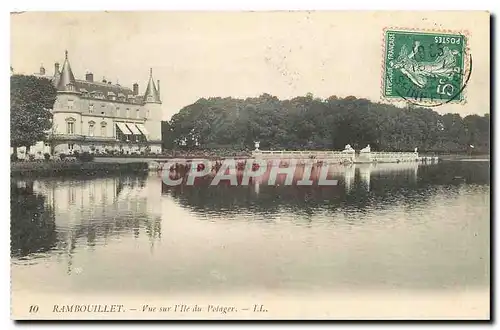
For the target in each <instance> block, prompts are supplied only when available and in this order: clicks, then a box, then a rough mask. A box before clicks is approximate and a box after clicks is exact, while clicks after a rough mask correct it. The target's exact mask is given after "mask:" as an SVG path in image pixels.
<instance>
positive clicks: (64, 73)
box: [57, 51, 76, 91]
mask: <svg viewBox="0 0 500 330" xmlns="http://www.w3.org/2000/svg"><path fill="white" fill-rule="evenodd" d="M68 84H72V85H73V86H75V85H76V80H75V76H74V75H73V71H72V70H71V66H70V65H69V60H68V51H66V58H65V59H64V64H63V67H62V70H61V75H60V77H59V81H58V83H57V90H59V91H65V90H68V89H67V88H66V86H67V85H68Z"/></svg>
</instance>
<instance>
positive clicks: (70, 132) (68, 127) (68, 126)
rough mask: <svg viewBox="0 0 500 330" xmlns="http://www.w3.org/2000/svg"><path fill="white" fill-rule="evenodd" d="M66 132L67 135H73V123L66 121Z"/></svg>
mask: <svg viewBox="0 0 500 330" xmlns="http://www.w3.org/2000/svg"><path fill="white" fill-rule="evenodd" d="M66 131H67V133H68V134H75V123H74V122H72V121H68V122H67V129H66Z"/></svg>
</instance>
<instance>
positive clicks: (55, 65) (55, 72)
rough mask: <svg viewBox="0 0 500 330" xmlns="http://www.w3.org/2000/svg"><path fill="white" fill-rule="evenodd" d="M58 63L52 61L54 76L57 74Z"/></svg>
mask: <svg viewBox="0 0 500 330" xmlns="http://www.w3.org/2000/svg"><path fill="white" fill-rule="evenodd" d="M59 73H60V72H59V63H57V62H56V63H54V76H57V75H58V74H59Z"/></svg>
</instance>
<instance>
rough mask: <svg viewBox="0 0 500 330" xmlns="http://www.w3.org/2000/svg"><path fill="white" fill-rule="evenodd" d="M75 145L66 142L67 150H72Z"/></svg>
mask: <svg viewBox="0 0 500 330" xmlns="http://www.w3.org/2000/svg"><path fill="white" fill-rule="evenodd" d="M74 147H75V144H74V143H68V150H71V151H73V148H74Z"/></svg>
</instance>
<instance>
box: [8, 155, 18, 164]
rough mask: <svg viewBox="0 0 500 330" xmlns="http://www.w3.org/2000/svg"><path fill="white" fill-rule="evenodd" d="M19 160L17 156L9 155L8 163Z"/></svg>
mask: <svg viewBox="0 0 500 330" xmlns="http://www.w3.org/2000/svg"><path fill="white" fill-rule="evenodd" d="M18 160H19V158H17V154H11V155H10V161H11V162H17V161H18Z"/></svg>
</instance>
